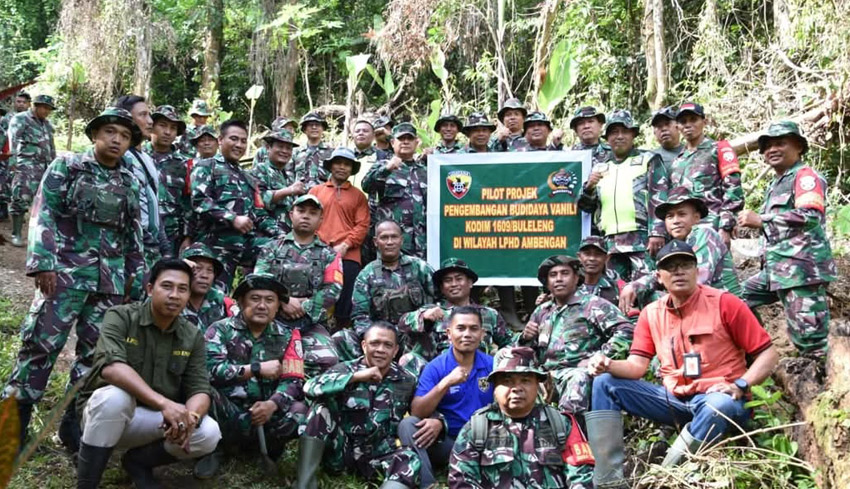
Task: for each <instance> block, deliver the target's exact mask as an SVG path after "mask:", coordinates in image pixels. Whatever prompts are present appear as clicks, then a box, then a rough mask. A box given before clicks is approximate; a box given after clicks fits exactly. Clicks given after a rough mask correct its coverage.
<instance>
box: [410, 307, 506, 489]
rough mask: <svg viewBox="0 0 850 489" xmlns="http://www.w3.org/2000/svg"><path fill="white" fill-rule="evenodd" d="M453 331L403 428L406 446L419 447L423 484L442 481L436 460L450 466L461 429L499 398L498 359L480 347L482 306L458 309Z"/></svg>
mask: <svg viewBox="0 0 850 489" xmlns="http://www.w3.org/2000/svg"><path fill="white" fill-rule="evenodd" d="M447 332H448V336H449V341H450V342H451V347H449V349H448V350H446V351H445V352H443V353H442V354H441V355H440V356H438V357H437V358H435V359H433V360H432V361H431V362H430V363H428V365H426V366H425V368H424V369H423V370H422V375H421V376H420V377H419V386H418V387H417V388H416V395H415V396H414V397H413V402H412V403H411V404H410V414H411V415H410V416H408V417H406V418H404V420H402V422H401V424H399V427H398V437H399V439H400V440H401V444H402V445H405V446H409V447H412V448H413V449H414V450H416V453H417V454H418V455H419V459H420V461H421V462H422V468H421V471H420V481H421V482H420V487H423V488H425V487H429V486H431V485H432V484H434V483H435V482H436V479H435V478H434V471H433V469H432V463H433V464H435V465H440V466H444V465H447V464H448V461H449V456H450V455H451V451H452V447H453V446H454V443H455V437H457V434H458V432H459V431H460V429H461V428H462V427H463V425H464V424H466V422H467V421H469V419H470V418H471V417H472V414H473V413H474V412H475V411H477V410H478V409H480V408H482V407H484V406H487V405H488V404H491V403H492V402H493V386H491V385H490V383H489V382H488V381H487V376H488V375H490V372H491V371H492V370H493V357H491V356H490V355H487V354H486V353H483V352H481V351H480V350H478V346H479V345H480V344H481V340H482V338H483V337H484V328H483V327H482V325H481V314H480V313H479V312H478V309H477V308H476V307H470V306H461V307H455V308H454V309H452V313H451V315H450V316H449V328H448V331H447Z"/></svg>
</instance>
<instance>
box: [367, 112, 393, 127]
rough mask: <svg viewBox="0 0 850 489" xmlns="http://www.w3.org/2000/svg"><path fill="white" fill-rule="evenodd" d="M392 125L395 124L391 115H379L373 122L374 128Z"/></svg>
mask: <svg viewBox="0 0 850 489" xmlns="http://www.w3.org/2000/svg"><path fill="white" fill-rule="evenodd" d="M391 125H393V121H392V119H390V118H389V117H387V116H385V115H382V116H381V117H378V118H377V119H375V122H373V123H372V129H378V128H381V127H387V126H391Z"/></svg>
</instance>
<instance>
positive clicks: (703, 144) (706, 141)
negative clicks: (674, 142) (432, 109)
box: [679, 135, 714, 155]
mask: <svg viewBox="0 0 850 489" xmlns="http://www.w3.org/2000/svg"><path fill="white" fill-rule="evenodd" d="M713 144H714V140H713V139H711V138H710V137H708V136H705V135H703V137H702V141H700V143H699V144H698V145H697V147H696V149H695V150H693V151H691V152H690V153H695V152H697V151H699V150H701V149H711V146H712V145H713ZM690 153H688V146H687V145H685V144H683V145H682V152H681V153H679V154H680V155H681V154H690Z"/></svg>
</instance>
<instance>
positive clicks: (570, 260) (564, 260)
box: [537, 255, 584, 287]
mask: <svg viewBox="0 0 850 489" xmlns="http://www.w3.org/2000/svg"><path fill="white" fill-rule="evenodd" d="M558 265H569V266H571V267H572V268H573V270H575V271H576V273H578V274H579V276H580V277H581V278H582V281H580V282H579V285H581V283H582V282H583V280H584V272H583V270H582V267H581V262H580V261H579V259H578V258H575V257H573V256H567V255H553V256H550V257H549V258H547V259H545V260H543V261H542V262H541V263H540V266H539V267H537V280H539V281H540V283H541V284H542V285H543V287H548V286H549V285H548V280H547V278H548V277H549V270H552V269H553V268H555V267H556V266H558Z"/></svg>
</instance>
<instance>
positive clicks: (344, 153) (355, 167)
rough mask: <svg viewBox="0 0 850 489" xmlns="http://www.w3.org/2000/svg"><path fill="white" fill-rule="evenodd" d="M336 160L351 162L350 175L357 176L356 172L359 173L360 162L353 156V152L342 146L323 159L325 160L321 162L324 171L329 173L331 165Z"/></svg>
mask: <svg viewBox="0 0 850 489" xmlns="http://www.w3.org/2000/svg"><path fill="white" fill-rule="evenodd" d="M337 159H342V160H346V161H350V162H351V174H352V175H357V172H359V171H360V161H358V160H357V158H356V157H355V156H354V151H351V150H350V149H348V148H345V147H342V146H340V147H339V148H337V149H335V150H334V151H333V153H331V155H330V156H328V157H327V158H325V160H324V161H323V162H322V166H323V167H324V168H325V170H327V171H331V165H332V164H333V162H334V160H337Z"/></svg>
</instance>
